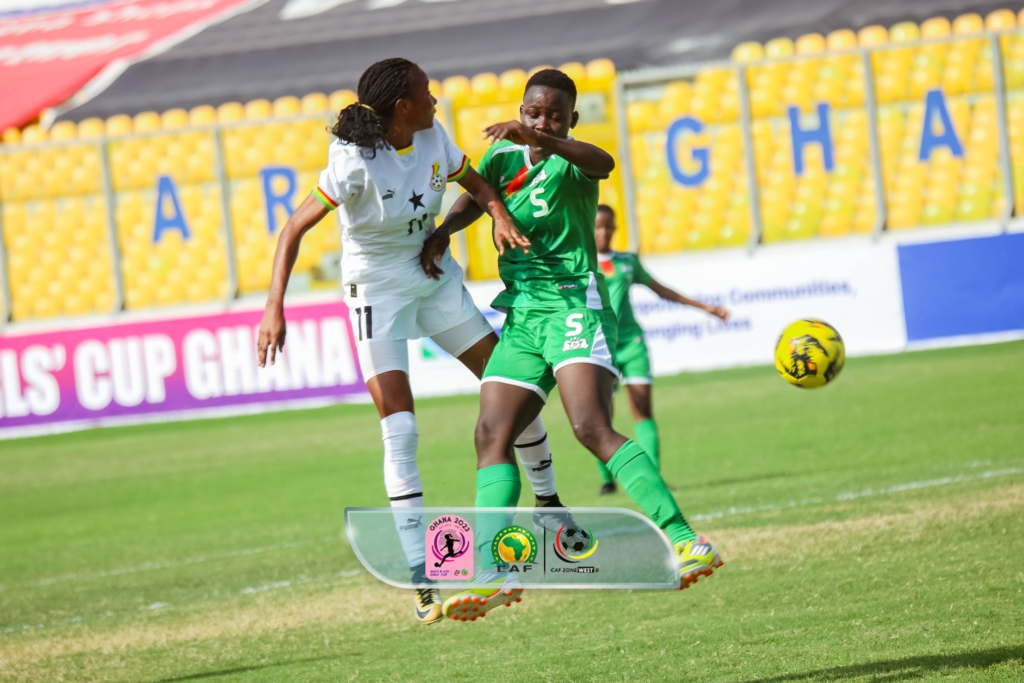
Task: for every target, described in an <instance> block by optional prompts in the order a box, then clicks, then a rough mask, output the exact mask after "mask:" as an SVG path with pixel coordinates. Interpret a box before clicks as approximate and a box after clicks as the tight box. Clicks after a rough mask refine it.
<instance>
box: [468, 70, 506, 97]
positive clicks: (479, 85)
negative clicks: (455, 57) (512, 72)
mask: <svg viewBox="0 0 1024 683" xmlns="http://www.w3.org/2000/svg"><path fill="white" fill-rule="evenodd" d="M469 88H470V91H471V99H470V101H471V103H472V104H490V103H492V102H496V101H497V100H498V98H499V95H500V92H501V84H500V83H499V81H498V75H497V74H493V73H490V72H485V73H481V74H477V75H476V76H473V78H471V79H470V80H469Z"/></svg>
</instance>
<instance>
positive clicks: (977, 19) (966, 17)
mask: <svg viewBox="0 0 1024 683" xmlns="http://www.w3.org/2000/svg"><path fill="white" fill-rule="evenodd" d="M984 30H985V22H984V21H983V20H982V18H981V15H980V14H975V13H974V12H969V13H967V14H961V15H960V16H958V17H957V18H956V19H954V20H953V33H955V34H956V35H958V36H966V35H971V34H973V33H981V32H982V31H984Z"/></svg>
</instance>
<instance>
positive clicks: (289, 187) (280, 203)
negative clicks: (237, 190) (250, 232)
mask: <svg viewBox="0 0 1024 683" xmlns="http://www.w3.org/2000/svg"><path fill="white" fill-rule="evenodd" d="M277 178H283V179H284V181H285V182H284V189H283V190H282V191H281V192H275V191H274V180H275V179H277ZM260 180H261V181H262V182H263V201H264V204H265V205H266V207H267V231H268V232H269V233H270V234H271V235H273V234H274V233H275V232H277V212H276V211H275V209H276V208H277V207H281V208H283V209H284V211H285V213H286V214H287V215H288V216H291V215H292V213H294V212H295V208H294V207H293V206H292V197H293V196H294V195H295V188H296V187H298V184H299V183H298V175H297V174H296V173H295V169H294V168H289V167H287V166H267V167H266V168H264V169H262V170H261V171H260Z"/></svg>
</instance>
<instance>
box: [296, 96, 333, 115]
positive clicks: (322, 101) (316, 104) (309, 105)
mask: <svg viewBox="0 0 1024 683" xmlns="http://www.w3.org/2000/svg"><path fill="white" fill-rule="evenodd" d="M329 108H330V102H329V101H328V99H327V95H325V94H323V93H322V92H313V93H310V94H308V95H306V96H305V97H303V98H302V113H303V114H319V113H321V112H325V111H327V110H328V109H329Z"/></svg>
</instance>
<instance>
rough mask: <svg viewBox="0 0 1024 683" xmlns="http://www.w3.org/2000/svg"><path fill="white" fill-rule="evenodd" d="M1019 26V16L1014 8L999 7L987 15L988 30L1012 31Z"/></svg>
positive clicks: (986, 26)
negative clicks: (1014, 11)
mask: <svg viewBox="0 0 1024 683" xmlns="http://www.w3.org/2000/svg"><path fill="white" fill-rule="evenodd" d="M1015 28H1017V16H1016V15H1015V14H1014V13H1013V10H1009V9H997V10H994V11H992V12H989V14H988V16H986V17H985V29H986V30H987V31H994V32H995V31H1012V30H1013V29H1015Z"/></svg>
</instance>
